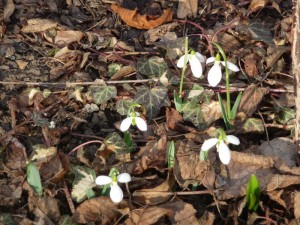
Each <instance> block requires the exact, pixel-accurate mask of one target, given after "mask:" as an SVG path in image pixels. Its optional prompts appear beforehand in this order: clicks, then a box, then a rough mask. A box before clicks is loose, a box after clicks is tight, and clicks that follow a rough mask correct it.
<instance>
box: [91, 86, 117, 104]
mask: <svg viewBox="0 0 300 225" xmlns="http://www.w3.org/2000/svg"><path fill="white" fill-rule="evenodd" d="M88 95H90V96H92V98H93V100H94V102H95V103H96V104H102V103H105V102H107V101H108V100H110V99H112V98H114V97H116V96H117V88H116V87H115V86H112V85H109V86H107V85H104V86H91V87H90V88H89V92H88Z"/></svg>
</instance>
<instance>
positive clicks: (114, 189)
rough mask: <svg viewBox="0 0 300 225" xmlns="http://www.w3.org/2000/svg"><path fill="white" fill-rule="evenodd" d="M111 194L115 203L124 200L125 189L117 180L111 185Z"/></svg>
mask: <svg viewBox="0 0 300 225" xmlns="http://www.w3.org/2000/svg"><path fill="white" fill-rule="evenodd" d="M109 196H110V198H111V200H112V201H113V202H114V203H119V202H121V201H122V200H123V191H122V189H121V188H120V187H119V185H118V184H117V183H116V182H113V184H112V185H111V187H110V193H109Z"/></svg>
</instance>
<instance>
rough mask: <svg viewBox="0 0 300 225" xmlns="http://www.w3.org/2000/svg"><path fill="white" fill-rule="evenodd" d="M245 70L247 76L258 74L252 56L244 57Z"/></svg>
mask: <svg viewBox="0 0 300 225" xmlns="http://www.w3.org/2000/svg"><path fill="white" fill-rule="evenodd" d="M244 64H245V72H246V73H247V75H248V76H249V77H256V76H257V75H258V69H257V62H256V60H255V59H253V57H245V61H244Z"/></svg>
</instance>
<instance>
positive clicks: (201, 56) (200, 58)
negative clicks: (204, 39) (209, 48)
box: [195, 52, 206, 63]
mask: <svg viewBox="0 0 300 225" xmlns="http://www.w3.org/2000/svg"><path fill="white" fill-rule="evenodd" d="M195 56H196V57H197V59H198V60H199V61H200V62H203V63H204V62H205V60H206V58H205V56H203V55H202V54H200V53H199V52H196V53H195Z"/></svg>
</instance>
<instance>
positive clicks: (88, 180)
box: [71, 166, 96, 203]
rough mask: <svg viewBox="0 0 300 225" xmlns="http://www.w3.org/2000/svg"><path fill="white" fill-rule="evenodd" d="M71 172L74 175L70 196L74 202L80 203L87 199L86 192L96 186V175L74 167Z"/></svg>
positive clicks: (84, 168)
mask: <svg viewBox="0 0 300 225" xmlns="http://www.w3.org/2000/svg"><path fill="white" fill-rule="evenodd" d="M71 171H72V173H73V174H74V175H75V178H74V181H73V183H72V191H71V196H72V198H73V200H74V201H76V202H77V203H80V202H82V201H83V200H85V199H86V198H87V193H88V190H89V189H91V188H93V187H95V186H96V183H95V179H96V173H95V171H94V170H93V169H90V168H88V167H84V166H74V167H73V168H72V170H71Z"/></svg>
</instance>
